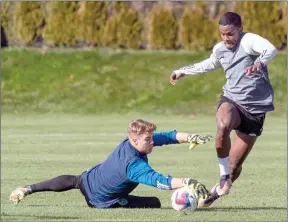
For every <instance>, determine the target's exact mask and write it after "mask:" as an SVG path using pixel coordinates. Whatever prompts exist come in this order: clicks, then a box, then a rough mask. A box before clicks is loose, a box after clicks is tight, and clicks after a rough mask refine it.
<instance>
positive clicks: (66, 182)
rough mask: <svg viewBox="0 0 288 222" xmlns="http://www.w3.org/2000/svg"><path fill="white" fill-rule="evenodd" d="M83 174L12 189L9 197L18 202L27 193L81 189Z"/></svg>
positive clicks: (64, 176) (59, 177)
mask: <svg viewBox="0 0 288 222" xmlns="http://www.w3.org/2000/svg"><path fill="white" fill-rule="evenodd" d="M80 181H81V175H78V176H74V175H62V176H58V177H55V178H53V179H50V180H46V181H43V182H40V183H36V184H32V185H27V186H24V187H19V188H17V189H15V190H14V191H12V193H11V195H10V197H9V199H10V200H11V201H12V202H13V203H15V204H17V203H19V202H20V201H21V200H23V199H24V198H25V197H26V196H27V195H29V194H32V193H37V192H45V191H54V192H63V191H67V190H71V189H79V185H80Z"/></svg>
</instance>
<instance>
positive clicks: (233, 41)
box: [219, 25, 243, 49]
mask: <svg viewBox="0 0 288 222" xmlns="http://www.w3.org/2000/svg"><path fill="white" fill-rule="evenodd" d="M242 30H243V28H242V26H241V27H235V26H234V25H225V26H223V25H219V31H220V34H221V38H222V40H223V42H224V44H225V45H226V47H227V48H228V49H232V48H234V47H235V46H236V45H237V44H238V41H239V40H240V37H241V33H242Z"/></svg>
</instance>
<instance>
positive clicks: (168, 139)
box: [153, 130, 212, 149]
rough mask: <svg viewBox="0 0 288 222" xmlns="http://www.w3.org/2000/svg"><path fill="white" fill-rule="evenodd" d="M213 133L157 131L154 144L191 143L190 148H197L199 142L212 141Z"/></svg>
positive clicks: (154, 134)
mask: <svg viewBox="0 0 288 222" xmlns="http://www.w3.org/2000/svg"><path fill="white" fill-rule="evenodd" d="M211 138H212V136H211V135H199V134H191V133H185V132H177V131H176V130H173V131H170V132H159V133H158V132H156V133H153V142H154V146H163V145H168V144H178V143H190V146H189V149H193V148H195V147H196V146H197V145H199V144H205V143H207V142H208V141H210V140H211Z"/></svg>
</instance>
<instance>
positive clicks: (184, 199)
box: [171, 187, 198, 211]
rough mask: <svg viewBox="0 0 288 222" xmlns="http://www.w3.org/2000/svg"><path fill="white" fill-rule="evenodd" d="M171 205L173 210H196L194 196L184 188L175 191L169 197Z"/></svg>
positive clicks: (195, 198) (196, 203)
mask: <svg viewBox="0 0 288 222" xmlns="http://www.w3.org/2000/svg"><path fill="white" fill-rule="evenodd" d="M171 204H172V207H173V209H174V210H177V211H184V210H192V211H193V210H196V209H197V206H198V199H197V197H196V196H195V195H193V194H191V193H189V192H188V190H187V188H186V187H181V188H178V189H176V190H175V191H174V192H173V194H172V197H171Z"/></svg>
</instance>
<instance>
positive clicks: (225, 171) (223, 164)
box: [218, 156, 229, 176]
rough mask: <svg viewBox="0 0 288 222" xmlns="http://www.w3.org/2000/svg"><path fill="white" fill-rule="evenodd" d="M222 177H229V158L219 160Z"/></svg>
mask: <svg viewBox="0 0 288 222" xmlns="http://www.w3.org/2000/svg"><path fill="white" fill-rule="evenodd" d="M218 163H219V169H220V176H224V175H229V156H227V157H225V158H218Z"/></svg>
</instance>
